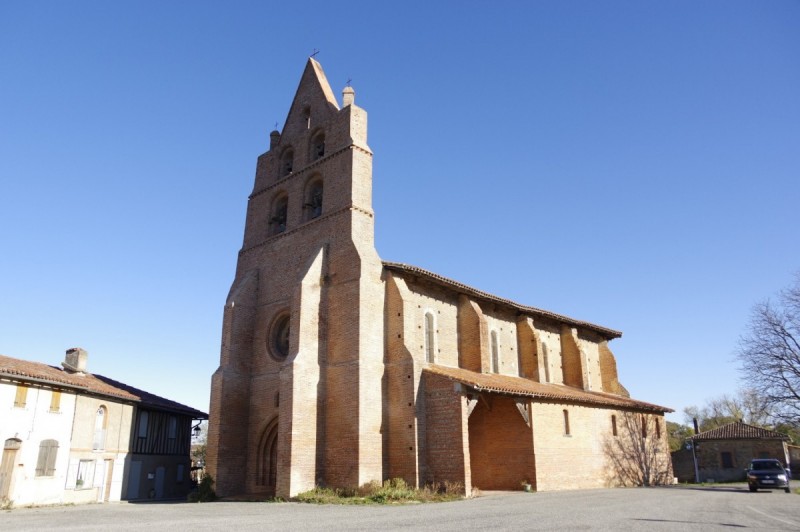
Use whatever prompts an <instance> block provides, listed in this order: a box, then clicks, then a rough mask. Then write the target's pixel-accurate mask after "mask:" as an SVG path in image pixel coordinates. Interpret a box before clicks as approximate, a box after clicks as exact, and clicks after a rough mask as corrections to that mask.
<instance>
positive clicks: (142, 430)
mask: <svg viewBox="0 0 800 532" xmlns="http://www.w3.org/2000/svg"><path fill="white" fill-rule="evenodd" d="M148 417H149V416H148V415H147V412H139V430H138V432H137V434H138V435H139V437H140V438H146V437H147V422H148V419H147V418H148Z"/></svg>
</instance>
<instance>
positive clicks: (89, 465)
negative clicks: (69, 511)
mask: <svg viewBox="0 0 800 532" xmlns="http://www.w3.org/2000/svg"><path fill="white" fill-rule="evenodd" d="M92 479H94V460H81V461H80V462H79V463H78V478H77V479H76V480H75V489H79V490H86V489H89V488H91V487H92Z"/></svg>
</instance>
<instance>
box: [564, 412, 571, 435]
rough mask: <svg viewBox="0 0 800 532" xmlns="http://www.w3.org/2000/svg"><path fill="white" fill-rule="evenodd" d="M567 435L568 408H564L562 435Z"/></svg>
mask: <svg viewBox="0 0 800 532" xmlns="http://www.w3.org/2000/svg"><path fill="white" fill-rule="evenodd" d="M569 435H570V432H569V410H564V436H569Z"/></svg>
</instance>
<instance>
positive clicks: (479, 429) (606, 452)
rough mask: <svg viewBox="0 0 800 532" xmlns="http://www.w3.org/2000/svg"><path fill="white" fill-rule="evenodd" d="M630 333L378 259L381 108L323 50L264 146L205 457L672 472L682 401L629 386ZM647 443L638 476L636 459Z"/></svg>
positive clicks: (229, 483)
mask: <svg viewBox="0 0 800 532" xmlns="http://www.w3.org/2000/svg"><path fill="white" fill-rule="evenodd" d="M409 149H410V154H409V156H413V150H414V149H425V150H428V149H432V148H431V147H430V146H425V147H420V146H409ZM420 215H422V214H420V213H416V212H414V206H413V205H409V206H408V216H420ZM425 216H428V217H430V218H431V219H434V218H435V214H425ZM544 223H546V222H544ZM507 230H510V231H518V230H519V228H507ZM446 237H447V235H442V241H443V242H446ZM409 238H413V235H409ZM531 238H532V239H534V238H536V237H535V236H533V235H531ZM619 336H621V333H619V332H617V331H614V330H612V329H609V328H606V327H603V326H599V325H594V324H592V323H588V322H584V321H581V320H576V319H573V318H570V317H567V316H562V315H559V314H555V313H553V312H549V311H545V310H541V309H538V308H534V307H530V306H527V305H521V304H518V303H515V302H513V301H509V300H507V299H503V298H500V297H497V296H494V295H491V294H487V293H485V292H482V291H480V290H476V289H474V288H471V287H469V286H466V285H464V284H461V283H458V282H456V281H453V280H450V279H447V278H444V277H442V276H440V275H437V274H435V273H432V272H429V271H426V270H423V269H421V268H417V267H413V266H408V265H405V264H400V263H391V262H383V261H382V260H381V259H380V257H378V254H377V252H376V250H375V245H374V213H373V210H372V150H371V149H370V148H369V146H368V144H367V113H366V111H364V109H361V108H360V107H358V106H356V105H355V92H354V90H353V89H352V88H351V87H349V86H348V87H346V88H345V89H344V92H343V95H342V105H341V106H340V105H339V103H338V102H337V100H336V97H335V96H334V95H333V92H332V90H331V88H330V86H329V84H328V81H327V79H326V78H325V74H324V73H323V71H322V67H321V66H320V65H319V63H317V62H316V61H315V60H313V59H309V61H308V63H307V65H306V68H305V71H304V73H303V75H302V78H301V80H300V85H299V87H298V89H297V92H296V94H295V97H294V100H293V102H292V104H291V108H290V110H289V114H288V116H287V118H286V122H285V124H284V128H283V131H280V132H279V131H273V132H272V133H271V134H270V146H269V150H268V151H267V152H266V153H264V154H262V155H261V156H259V158H258V163H257V167H256V176H255V183H254V186H253V191H252V193H251V194H250V197H249V202H248V207H247V218H246V222H245V230H244V242H243V245H242V249H241V251H240V252H239V259H238V264H237V269H236V275H235V279H234V281H233V284H232V287H231V290H230V293H229V295H228V299H227V301H226V304H225V310H224V319H223V331H222V349H221V357H220V365H219V368H218V369H217V371H216V372H215V373H214V375H213V378H212V392H211V412H210V420H209V437H208V452H207V453H208V454H207V467H208V471H209V473H210V474H211V475H212V476H213V477H214V479H215V481H216V489H217V493H218V494H219V495H222V496H226V495H235V494H244V493H248V494H260V495H263V496H275V495H277V496H280V497H290V496H294V495H295V494H297V493H299V492H302V491H305V490H309V489H311V488H313V487H314V486H316V485H324V486H332V487H355V486H359V485H362V484H365V483H367V482H370V481H381V480H384V479H388V478H395V477H400V478H403V479H405V480H406V481H407V482H408V483H409V484H411V485H413V486H420V485H424V484H438V483H441V482H445V481H447V482H455V483H460V484H462V485H463V487H464V489H465V491H466V492H467V493H469V492H470V491H471V489H472V487H473V486H474V487H478V488H482V489H521V486H522V485H531V486H532V487H533V489H537V490H557V489H574V488H580V487H587V488H588V487H599V486H606V485H616V484H627V483H637V482H642V483H655V482H664V481H668V480H671V471H670V460H669V449H668V445H667V435H666V430H665V425H664V420H663V414H664V412H668V411H670V409H668V408H665V407H661V406H658V405H653V404H649V403H645V402H642V401H636V400H633V399H631V398H630V397H629V396H628V393H627V391H626V390H625V388H624V387H623V386H622V385H621V384H620V383H619V381H618V379H617V366H616V360H615V358H614V355H613V353H612V352H611V350H610V348H609V342H610V341H611V340H613V339H615V338H618V337H619ZM644 443H646V445H644ZM637 449H645V452H643V453H639V454H638V455H637V454H636V453H637V451H636V450H637ZM636 460H638V461H640V462H641V463H639V464H634V466H637V465H638V467H639V469H641V470H646V471H647V472H646V473H645V477H644V478H642V479H635V478H630V476H628V475H624V474H622V473H621V471H622V470H623V469H626V468H627V467H628V465H629V463H630V462H631V461H636ZM634 469H635V467H634ZM650 471H653V472H657V473H658V474H657V475H656V474H655V473H654V474H653V475H652V476H651V475H650V474H649V472H650Z"/></svg>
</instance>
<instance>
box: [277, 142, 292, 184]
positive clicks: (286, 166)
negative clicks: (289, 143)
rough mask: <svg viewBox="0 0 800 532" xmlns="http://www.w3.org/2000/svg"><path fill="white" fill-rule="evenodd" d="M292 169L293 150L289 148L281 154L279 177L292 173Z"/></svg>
mask: <svg viewBox="0 0 800 532" xmlns="http://www.w3.org/2000/svg"><path fill="white" fill-rule="evenodd" d="M293 169H294V150H292V149H291V148H289V149H288V150H286V151H284V152H283V155H281V168H280V172H279V174H278V175H279V177H286V176H287V175H289V174H291V173H292V170H293Z"/></svg>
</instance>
